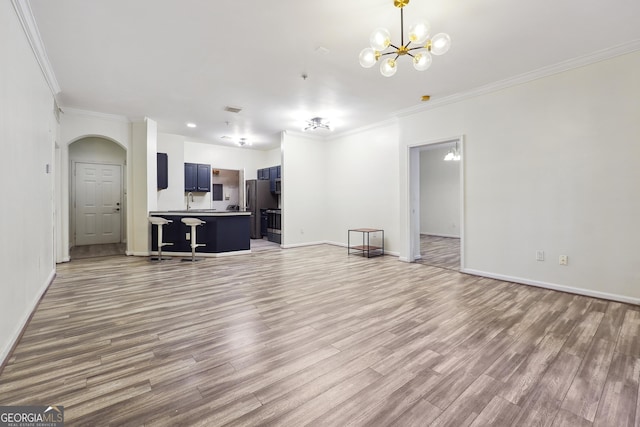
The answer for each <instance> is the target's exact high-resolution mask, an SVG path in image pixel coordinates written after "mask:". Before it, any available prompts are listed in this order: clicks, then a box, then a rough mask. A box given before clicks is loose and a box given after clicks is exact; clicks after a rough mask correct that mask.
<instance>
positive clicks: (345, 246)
mask: <svg viewBox="0 0 640 427" xmlns="http://www.w3.org/2000/svg"><path fill="white" fill-rule="evenodd" d="M324 243H325V244H327V245H332V246H340V247H341V248H345V249H346V248H347V244H346V243H342V242H329V241H326V242H324ZM384 254H385V255H391V256H396V257H399V256H400V252H394V251H388V250H387V249H385V250H384Z"/></svg>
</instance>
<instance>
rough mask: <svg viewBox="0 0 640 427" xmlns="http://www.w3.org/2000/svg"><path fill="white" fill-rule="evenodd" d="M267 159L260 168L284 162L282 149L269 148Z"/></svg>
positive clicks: (266, 154)
mask: <svg viewBox="0 0 640 427" xmlns="http://www.w3.org/2000/svg"><path fill="white" fill-rule="evenodd" d="M264 159H265V161H264V164H263V165H262V166H260V167H259V168H258V169H260V168H269V167H271V166H278V165H281V164H282V149H281V148H280V147H278V148H274V149H273V150H269V151H267V152H266V153H265V157H264Z"/></svg>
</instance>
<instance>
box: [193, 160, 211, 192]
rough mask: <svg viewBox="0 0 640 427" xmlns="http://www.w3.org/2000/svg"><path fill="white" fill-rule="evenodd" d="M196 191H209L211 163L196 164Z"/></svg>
mask: <svg viewBox="0 0 640 427" xmlns="http://www.w3.org/2000/svg"><path fill="white" fill-rule="evenodd" d="M196 188H197V189H196V191H204V192H209V191H211V165H200V164H199V165H198V183H197V185H196Z"/></svg>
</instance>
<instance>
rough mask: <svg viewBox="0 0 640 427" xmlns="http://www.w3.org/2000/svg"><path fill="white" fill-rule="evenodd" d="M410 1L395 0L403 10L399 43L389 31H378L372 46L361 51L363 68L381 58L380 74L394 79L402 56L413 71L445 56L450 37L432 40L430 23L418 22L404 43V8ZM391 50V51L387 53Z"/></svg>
mask: <svg viewBox="0 0 640 427" xmlns="http://www.w3.org/2000/svg"><path fill="white" fill-rule="evenodd" d="M408 4H409V0H393V5H394V6H395V7H397V8H399V9H400V44H399V45H395V44H393V43H391V33H389V30H387V29H386V28H378V29H376V30H375V31H374V32H373V33H371V37H370V38H369V42H370V43H371V47H367V48H365V49H362V52H360V65H362V66H363V67H364V68H371V67H373V66H374V65H375V64H376V62H378V59H381V58H382V60H381V63H380V73H382V75H383V76H385V77H391V76H393V75H394V74H395V73H396V71H398V67H397V64H396V61H397V59H398V58H399V57H400V56H405V55H408V56H410V57H411V59H412V60H413V68H415V69H416V70H418V71H424V70H426V69H427V68H429V66H431V61H432V58H431V55H432V54H433V55H442V54H444V53H446V52H447V51H448V50H449V47H451V38H450V37H449V35H447V34H445V33H438V34H436V35H434V36H433V37H431V38H429V36H430V32H431V25H429V23H428V22H427V21H422V22H418V23H416V24H414V25H412V26H410V27H409V41H408V42H407V43H406V44H405V42H404V15H403V8H404V7H405V6H406V5H408ZM387 49H391V50H387Z"/></svg>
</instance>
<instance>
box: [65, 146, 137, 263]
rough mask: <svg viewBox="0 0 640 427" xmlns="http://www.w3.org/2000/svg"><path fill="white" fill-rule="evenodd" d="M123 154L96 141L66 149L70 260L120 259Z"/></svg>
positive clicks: (123, 250) (118, 149)
mask: <svg viewBox="0 0 640 427" xmlns="http://www.w3.org/2000/svg"><path fill="white" fill-rule="evenodd" d="M125 159H126V152H125V150H124V149H123V148H121V147H120V146H119V145H118V144H116V143H114V142H112V141H110V140H107V139H104V138H99V137H87V138H83V139H80V140H78V141H76V142H74V143H73V144H71V145H70V146H69V160H70V168H71V170H70V180H69V183H70V189H69V194H70V197H69V204H70V206H69V212H70V215H69V220H70V224H69V230H70V231H71V232H70V239H69V240H70V242H69V246H70V253H69V254H70V258H71V259H78V258H90V257H97V256H108V255H124V254H125V249H126V248H125V243H124V238H123V236H124V235H125V230H124V228H125V226H124V224H125V221H124V218H125V209H124V208H125V206H124V188H125V185H124V165H125Z"/></svg>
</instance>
